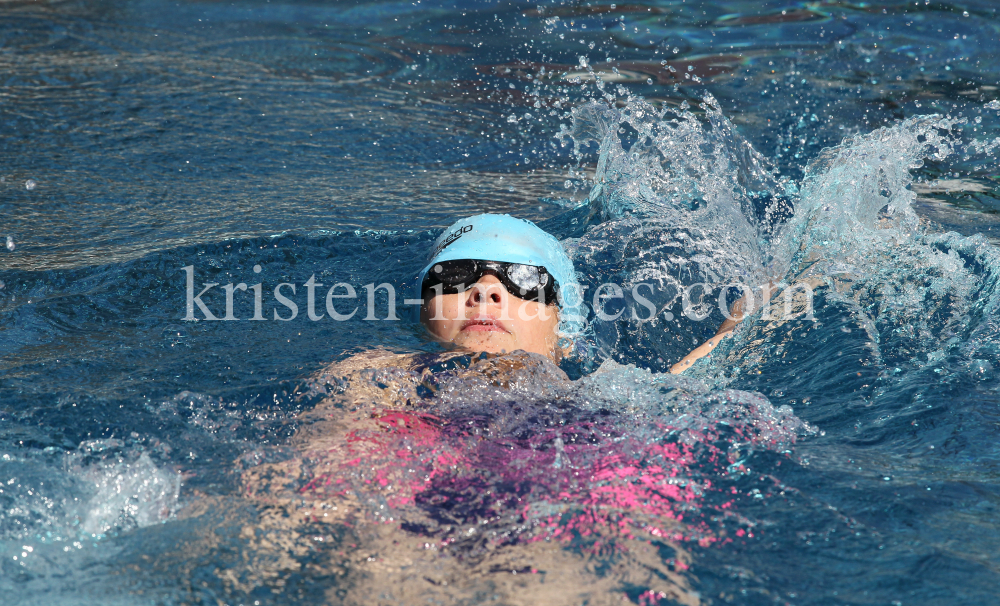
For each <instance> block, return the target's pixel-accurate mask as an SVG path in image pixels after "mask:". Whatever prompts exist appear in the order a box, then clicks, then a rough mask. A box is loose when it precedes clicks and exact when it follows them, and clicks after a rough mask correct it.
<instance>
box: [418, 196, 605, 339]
mask: <svg viewBox="0 0 1000 606" xmlns="http://www.w3.org/2000/svg"><path fill="white" fill-rule="evenodd" d="M458 259H476V260H481V261H500V262H503V263H523V264H524V265H540V266H542V267H544V268H545V269H547V270H548V272H549V273H550V274H551V275H552V277H553V278H555V280H556V283H557V284H559V307H560V309H561V312H560V314H559V331H560V332H562V333H564V334H566V335H570V336H571V335H576V334H577V333H579V332H580V331H581V330H582V329H583V326H584V322H585V320H586V315H584V313H583V293H582V291H581V290H580V283H579V282H577V280H576V271H574V270H573V262H572V261H570V258H569V257H568V256H567V255H566V250H565V249H564V248H563V245H562V244H560V243H559V240H556V239H555V238H554V237H553V236H552V235H550V234H548V233H546V232H545V231H543V230H541V229H539V228H538V226H536V225H535V224H534V223H532V222H531V221H526V220H524V219H515V218H514V217H512V216H510V215H492V214H486V215H476V216H474V217H469V218H467V219H461V220H460V221H456V222H455V223H454V224H453V225H452V226H451V227H449V228H448V229H446V230H444V233H442V234H441V235H440V236H438V239H437V240H436V241H435V242H434V250H433V252H432V253H431V258H430V261H429V262H428V263H427V265H426V266H425V267H424V269H423V270H422V271H421V272H420V275H419V277H418V278H417V284H416V298H418V299H419V298H420V297H421V292H420V286H421V285H422V284H423V282H424V276H426V275H427V272H428V271H430V268H431V267H433V266H434V264H435V263H440V262H441V261H455V260H458Z"/></svg>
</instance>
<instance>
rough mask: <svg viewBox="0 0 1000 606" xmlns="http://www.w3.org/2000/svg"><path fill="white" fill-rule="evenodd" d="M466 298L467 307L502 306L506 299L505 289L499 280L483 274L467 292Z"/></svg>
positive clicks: (491, 275)
mask: <svg viewBox="0 0 1000 606" xmlns="http://www.w3.org/2000/svg"><path fill="white" fill-rule="evenodd" d="M467 292H468V293H469V295H468V298H467V299H466V300H465V305H466V306H467V307H479V306H480V305H501V306H502V305H503V304H504V303H505V302H506V299H507V289H506V288H504V286H503V284H501V283H500V280H498V279H497V277H496V276H494V275H493V274H485V275H483V277H482V278H480V279H479V281H478V282H476V285H475V286H473V287H472V288H470V289H469V290H468V291H467Z"/></svg>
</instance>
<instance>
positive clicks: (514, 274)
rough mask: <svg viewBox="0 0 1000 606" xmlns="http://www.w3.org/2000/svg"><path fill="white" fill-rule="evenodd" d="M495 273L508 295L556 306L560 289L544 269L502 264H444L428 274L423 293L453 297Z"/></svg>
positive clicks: (458, 261) (463, 261) (466, 261)
mask: <svg viewBox="0 0 1000 606" xmlns="http://www.w3.org/2000/svg"><path fill="white" fill-rule="evenodd" d="M487 273H491V274H493V275H494V276H496V277H497V279H498V280H500V283H501V284H503V285H504V287H505V288H506V289H507V292H509V293H510V294H512V295H514V296H515V297H518V298H519V299H524V300H525V301H538V302H539V303H545V304H552V303H555V302H556V297H557V295H558V293H559V285H558V284H557V283H556V280H555V278H553V277H552V274H550V273H549V272H548V270H547V269H545V268H544V267H540V266H538V265H524V264H522V263H504V262H502V261H480V260H476V259H456V260H455V261H441V262H440V263H435V264H434V265H432V266H431V268H430V269H429V270H427V275H426V276H425V277H424V282H423V284H422V285H421V288H420V291H421V293H422V294H423V296H424V300H427V299H428V297H427V295H428V294H430V295H432V296H433V295H438V294H443V295H451V294H455V293H460V292H465V291H467V290H469V289H470V288H474V287H475V285H476V283H477V282H479V279H480V278H482V277H483V276H484V275H486V274H487Z"/></svg>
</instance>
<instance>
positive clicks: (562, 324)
mask: <svg viewBox="0 0 1000 606" xmlns="http://www.w3.org/2000/svg"><path fill="white" fill-rule="evenodd" d="M417 284H418V285H419V293H417V295H418V297H419V298H420V299H422V300H423V305H422V307H421V309H420V322H421V323H422V324H423V325H424V326H425V327H426V328H427V331H428V333H429V334H430V335H431V337H432V338H433V339H434V340H436V341H438V342H440V343H446V344H451V345H453V346H455V347H456V348H458V349H465V350H470V351H477V352H487V353H506V352H513V351H516V350H523V351H527V352H531V353H537V354H541V355H544V356H547V357H548V358H549V359H551V360H552V361H554V362H559V360H560V359H561V357H562V355H563V353H564V350H565V343H567V342H568V338H567V333H570V332H572V330H573V327H574V326H575V325H577V324H576V323H577V322H580V321H582V319H583V317H584V315H583V312H582V302H583V297H582V291H581V290H580V285H579V283H578V282H577V280H576V274H575V272H574V270H573V262H572V261H570V259H569V257H568V256H567V255H566V252H565V250H564V249H563V246H562V244H560V243H559V241H558V240H556V239H555V238H554V237H553V236H551V235H550V234H548V233H546V232H545V231H543V230H541V229H539V228H538V227H537V226H536V225H535V224H534V223H531V222H530V221H526V220H523V219H515V218H514V217H511V216H509V215H494V214H484V215H477V216H474V217H469V218H467V219H462V220H460V221H458V222H456V223H455V224H453V225H452V226H451V227H449V228H448V229H446V230H445V231H444V233H442V234H441V236H440V237H438V239H437V241H436V242H435V243H434V251H433V254H432V255H431V259H430V261H429V262H428V263H427V265H426V266H425V267H424V269H423V271H421V272H420V275H419V279H418V281H417ZM742 303H743V301H742V300H741V301H739V302H737V303H736V304H735V305H734V306H733V310H732V314H731V315H732V319H727V320H726V321H725V322H724V323H723V324H722V326H721V327H720V328H719V330H718V331H717V332H716V334H715V336H714V337H712V338H711V339H709V340H708V341H707V342H706V343H703V344H702V345H700V346H699V347H697V348H696V349H695V350H694V351H692V352H691V353H689V354H688V355H687V356H685V357H684V358H683V359H682V360H681V361H680V362H678V363H677V364H675V365H674V366H673V367H672V368H671V369H670V372H672V373H674V374H679V373H681V372H684V370H686V369H688V368H690V367H691V365H692V364H694V362H695V361H697V360H698V359H700V358H702V357H704V356H706V355H708V354H709V353H711V352H712V350H713V349H715V347H716V346H717V345H718V344H719V343H720V342H721V341H722V339H723V338H725V337H726V336H728V335H729V334H731V333H732V331H733V330H734V329H735V328H736V325H737V324H738V323H739V322H740V321H741V320H742V319H743V313H742Z"/></svg>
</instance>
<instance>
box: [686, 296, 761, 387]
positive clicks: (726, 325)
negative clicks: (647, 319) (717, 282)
mask: <svg viewBox="0 0 1000 606" xmlns="http://www.w3.org/2000/svg"><path fill="white" fill-rule="evenodd" d="M745 302H746V297H743V298H741V299H740V300H739V301H737V302H736V303H733V307H732V308H731V309H730V311H729V315H730V316H732V317H730V318H726V321H725V322H723V323H722V326H720V327H719V330H718V331H716V333H715V336H714V337H712V338H711V339H709V340H708V341H705V342H704V343H702V344H701V345H699V346H698V347H696V348H694V350H693V351H692V352H691V353H689V354H688V355H686V356H684V359H682V360H681V361H680V362H678V363H676V364H674V365H673V366H671V367H670V372H671V373H672V374H675V375H679V374H681V373H682V372H684V371H685V370H687V369H688V368H691V365H692V364H694V363H695V362H697V361H698V360H700V359H701V358H704V357H705V356H707V355H708V354H710V353H712V350H713V349H715V348H716V347H717V346H718V345H719V343H722V340H723V339H725V338H726V337H728V336H729V335H731V334H732V333H733V330H735V329H736V325H737V324H739V323H740V322H742V321H743V315H744V314H743V305H744V303H745Z"/></svg>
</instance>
